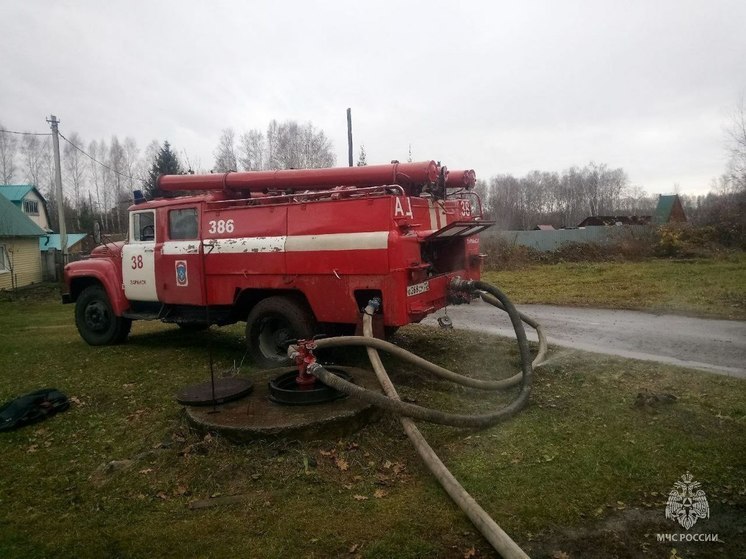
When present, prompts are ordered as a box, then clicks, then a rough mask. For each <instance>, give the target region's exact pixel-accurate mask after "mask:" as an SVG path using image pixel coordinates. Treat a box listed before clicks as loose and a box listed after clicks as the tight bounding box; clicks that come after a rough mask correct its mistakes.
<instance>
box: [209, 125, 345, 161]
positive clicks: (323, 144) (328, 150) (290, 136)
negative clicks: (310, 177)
mask: <svg viewBox="0 0 746 559" xmlns="http://www.w3.org/2000/svg"><path fill="white" fill-rule="evenodd" d="M218 149H220V148H218ZM332 150H333V146H332V143H331V141H330V140H329V139H328V138H327V137H326V134H324V131H323V130H317V129H316V128H315V127H314V125H313V124H311V123H310V122H308V123H306V124H304V125H300V124H298V123H297V122H296V121H294V120H288V121H285V122H283V123H278V122H277V121H276V120H272V121H270V123H269V125H268V126H267V133H266V136H265V135H263V134H262V133H261V131H259V130H256V129H254V130H249V131H248V132H246V133H244V134H242V135H241V154H240V158H239V160H240V163H241V167H242V168H243V169H245V170H260V169H262V170H266V169H314V168H320V167H332V166H333V165H334V163H335V162H336V157H335V155H334V153H333V151H332ZM217 155H218V154H217V153H216V157H217ZM234 168H235V167H234Z"/></svg>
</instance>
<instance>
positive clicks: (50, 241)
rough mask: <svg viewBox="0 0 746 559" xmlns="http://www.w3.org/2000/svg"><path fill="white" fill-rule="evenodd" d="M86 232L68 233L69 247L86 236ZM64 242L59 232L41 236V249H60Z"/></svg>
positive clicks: (43, 250) (44, 250)
mask: <svg viewBox="0 0 746 559" xmlns="http://www.w3.org/2000/svg"><path fill="white" fill-rule="evenodd" d="M86 236H87V235H86V234H85V233H68V234H67V248H68V249H69V248H70V247H72V246H74V245H75V244H76V243H79V242H80V241H82V240H83V239H85V238H86ZM61 245H62V242H61V240H60V235H59V233H50V234H48V235H45V236H44V237H39V250H40V251H42V252H46V251H48V250H50V249H54V250H60V246H61Z"/></svg>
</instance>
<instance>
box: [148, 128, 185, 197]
mask: <svg viewBox="0 0 746 559" xmlns="http://www.w3.org/2000/svg"><path fill="white" fill-rule="evenodd" d="M180 174H182V169H181V163H179V158H178V157H176V154H175V153H174V152H173V151H171V144H169V143H168V140H166V141H165V142H163V147H162V148H160V149H159V150H158V153H157V154H156V156H155V159H154V160H153V165H151V167H150V171H149V172H148V181H147V183H146V185H145V193H146V195H147V197H148V198H157V197H158V196H163V194H164V193H163V192H162V191H161V190H160V189H159V188H158V177H160V176H161V175H180Z"/></svg>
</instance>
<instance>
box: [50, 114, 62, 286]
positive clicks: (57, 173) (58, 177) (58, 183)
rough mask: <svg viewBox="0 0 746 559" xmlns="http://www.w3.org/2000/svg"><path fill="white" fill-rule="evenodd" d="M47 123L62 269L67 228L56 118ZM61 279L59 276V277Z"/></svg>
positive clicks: (51, 118) (52, 117)
mask: <svg viewBox="0 0 746 559" xmlns="http://www.w3.org/2000/svg"><path fill="white" fill-rule="evenodd" d="M47 122H48V123H49V126H50V128H51V129H52V144H53V146H54V183H55V192H56V194H55V196H56V197H57V215H58V216H59V220H60V249H61V250H62V267H63V268H64V267H65V264H67V228H66V227H65V198H64V195H63V194H62V170H61V166H60V138H59V131H58V130H57V125H58V124H59V123H60V121H59V120H57V117H56V116H54V115H51V116H50V117H49V118H48V119H47ZM60 277H61V276H60Z"/></svg>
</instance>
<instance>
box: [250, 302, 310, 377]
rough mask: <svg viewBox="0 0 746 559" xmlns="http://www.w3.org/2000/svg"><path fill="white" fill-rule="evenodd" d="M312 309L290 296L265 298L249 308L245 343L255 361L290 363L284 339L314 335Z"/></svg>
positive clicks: (277, 364) (274, 364) (272, 364)
mask: <svg viewBox="0 0 746 559" xmlns="http://www.w3.org/2000/svg"><path fill="white" fill-rule="evenodd" d="M315 327H316V320H315V319H314V316H313V313H312V312H311V310H310V309H309V308H308V307H307V306H306V305H305V304H303V303H301V302H299V301H297V300H295V299H293V298H291V297H281V296H276V297H267V298H266V299H262V300H261V301H259V302H258V303H257V304H256V305H254V308H253V309H251V312H250V313H249V317H248V318H247V319H246V343H247V344H248V352H249V355H251V357H252V359H253V360H254V363H256V364H257V365H259V366H261V367H281V366H283V365H287V364H288V363H289V360H288V357H287V342H288V341H289V340H298V339H306V338H310V337H311V336H313V335H314V330H315Z"/></svg>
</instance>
